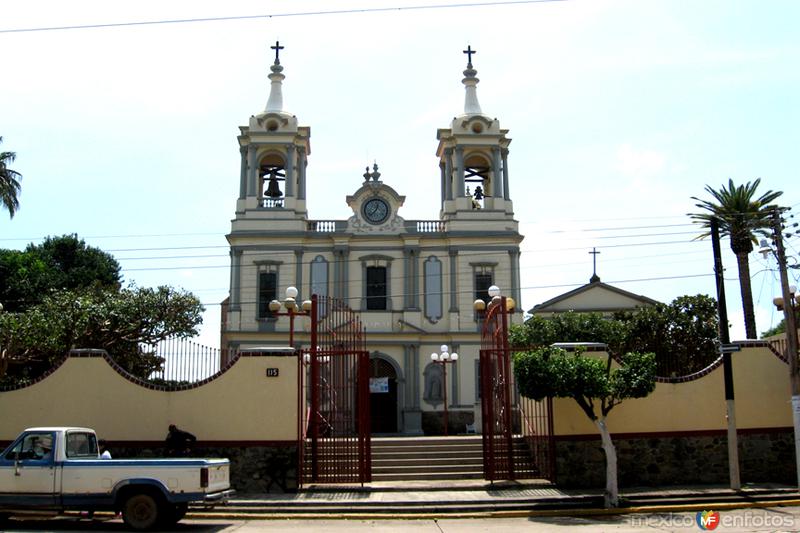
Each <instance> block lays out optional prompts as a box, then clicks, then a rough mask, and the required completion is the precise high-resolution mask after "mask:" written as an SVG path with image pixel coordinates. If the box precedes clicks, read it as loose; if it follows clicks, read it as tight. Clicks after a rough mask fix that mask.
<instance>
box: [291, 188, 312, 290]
mask: <svg viewBox="0 0 800 533" xmlns="http://www.w3.org/2000/svg"><path fill="white" fill-rule="evenodd" d="M287 196H288V195H287ZM294 286H295V287H297V291H298V292H297V301H298V302H302V301H303V250H295V251H294ZM308 297H309V298H310V297H311V295H309V296H308Z"/></svg>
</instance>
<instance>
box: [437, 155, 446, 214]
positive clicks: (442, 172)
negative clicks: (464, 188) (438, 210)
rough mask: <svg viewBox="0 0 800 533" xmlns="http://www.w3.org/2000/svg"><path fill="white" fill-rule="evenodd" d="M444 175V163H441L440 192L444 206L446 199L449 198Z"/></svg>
mask: <svg viewBox="0 0 800 533" xmlns="http://www.w3.org/2000/svg"><path fill="white" fill-rule="evenodd" d="M444 176H445V174H444V163H439V194H440V195H441V204H442V206H444V201H445V200H446V199H447V194H446V191H445V189H446V188H447V185H446V184H445V179H444Z"/></svg>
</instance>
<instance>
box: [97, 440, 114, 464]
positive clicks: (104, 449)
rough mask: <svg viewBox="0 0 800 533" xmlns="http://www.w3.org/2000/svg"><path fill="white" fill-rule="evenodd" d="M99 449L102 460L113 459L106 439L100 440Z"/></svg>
mask: <svg viewBox="0 0 800 533" xmlns="http://www.w3.org/2000/svg"><path fill="white" fill-rule="evenodd" d="M97 447H98V448H99V450H100V459H111V452H110V451H108V442H106V439H100V440H98V441H97Z"/></svg>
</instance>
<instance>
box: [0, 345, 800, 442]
mask: <svg viewBox="0 0 800 533" xmlns="http://www.w3.org/2000/svg"><path fill="white" fill-rule="evenodd" d="M428 355H429V354H427V353H426V352H425V351H424V350H423V351H421V352H420V357H421V358H422V361H421V363H420V370H421V369H423V368H424V366H425V364H426V363H427V357H428ZM732 359H733V364H734V370H733V375H734V388H735V393H736V418H737V427H738V428H739V429H749V428H774V427H790V426H791V425H792V420H791V409H790V404H789V371H788V366H787V365H786V364H785V363H783V362H782V361H781V360H779V359H778V358H777V357H776V356H775V355H774V354H773V353H772V352H770V351H769V349H767V348H744V349H743V350H742V351H741V352H737V353H734V354H733V355H732ZM267 368H278V369H279V374H280V375H279V377H277V378H268V377H266V369H267ZM461 371H462V374H466V375H467V376H468V377H469V375H471V373H472V372H473V370H472V368H471V367H466V368H463V369H461ZM464 377H465V376H464V375H462V376H461V378H462V391H463V392H462V395H463V397H462V400H465V399H467V398H468V397H469V398H471V396H472V392H471V390H472V385H471V383H472V380H471V379H466V381H465V380H464ZM423 383H424V382H423V381H421V386H422V384H423ZM420 393H421V391H420ZM170 423H174V424H176V425H178V427H180V428H182V429H186V430H187V431H191V432H192V433H194V434H195V435H197V437H198V438H199V439H200V440H204V441H292V440H295V439H296V435H297V360H296V358H295V357H278V356H260V357H242V358H240V359H239V360H238V361H237V362H236V363H235V364H234V365H233V367H231V368H230V369H229V370H228V371H227V372H226V373H225V374H223V375H222V376H220V377H218V378H217V379H215V380H213V381H211V382H210V383H208V384H206V385H203V386H201V387H197V388H194V389H190V390H186V391H177V392H163V391H153V390H149V389H146V388H143V387H141V386H139V385H136V384H134V383H132V382H130V381H128V380H126V379H125V378H123V377H122V376H120V375H119V374H117V372H116V371H114V369H113V368H111V367H110V366H109V365H108V363H107V362H106V361H105V359H103V358H101V357H71V358H69V359H67V361H66V362H65V363H64V364H63V365H62V366H61V367H60V368H59V369H58V370H56V371H55V372H54V373H53V374H52V375H50V376H49V377H47V378H46V379H44V380H42V381H41V382H39V383H37V384H35V385H32V386H30V387H27V388H24V389H21V390H17V391H10V392H0V440H6V441H7V440H11V439H13V438H14V437H15V436H16V435H17V434H18V433H19V432H20V431H21V430H22V429H24V428H26V427H30V426H44V425H66V426H88V427H92V428H94V429H96V430H97V432H98V433H99V434H100V435H101V436H102V437H104V438H107V439H109V440H112V441H114V440H117V441H126V440H127V441H136V440H143V441H161V440H163V439H164V437H165V436H166V433H167V426H168V425H169V424H170ZM608 425H609V428H610V430H611V431H612V433H647V432H681V431H707V430H723V429H725V428H726V421H725V395H724V384H723V371H722V367H721V366H720V367H719V368H717V369H716V370H714V371H713V372H711V373H710V374H708V375H706V376H704V377H702V378H700V379H698V380H695V381H690V382H686V383H678V384H665V383H659V384H658V385H657V386H656V390H655V391H654V392H653V393H652V394H651V395H650V396H648V397H647V398H642V399H630V400H625V401H624V402H623V403H622V404H621V405H618V406H617V407H615V408H614V409H613V410H612V411H611V413H610V415H609V417H608ZM554 429H555V434H556V435H577V434H595V433H596V432H597V430H596V428H595V426H594V425H593V424H592V423H591V422H590V421H589V419H588V418H587V417H586V415H585V414H584V413H583V412H582V411H581V410H580V409H579V408H578V407H577V405H576V404H575V402H574V401H573V400H569V399H558V400H555V401H554Z"/></svg>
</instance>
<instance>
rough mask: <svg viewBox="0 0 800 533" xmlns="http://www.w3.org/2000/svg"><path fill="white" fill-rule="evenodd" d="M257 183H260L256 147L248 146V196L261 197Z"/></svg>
mask: <svg viewBox="0 0 800 533" xmlns="http://www.w3.org/2000/svg"><path fill="white" fill-rule="evenodd" d="M256 181H258V169H257V168H256V147H255V145H253V144H248V145H247V196H261V195H260V194H258V193H257V192H256V189H257V187H256Z"/></svg>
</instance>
